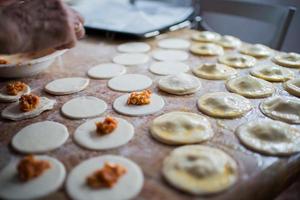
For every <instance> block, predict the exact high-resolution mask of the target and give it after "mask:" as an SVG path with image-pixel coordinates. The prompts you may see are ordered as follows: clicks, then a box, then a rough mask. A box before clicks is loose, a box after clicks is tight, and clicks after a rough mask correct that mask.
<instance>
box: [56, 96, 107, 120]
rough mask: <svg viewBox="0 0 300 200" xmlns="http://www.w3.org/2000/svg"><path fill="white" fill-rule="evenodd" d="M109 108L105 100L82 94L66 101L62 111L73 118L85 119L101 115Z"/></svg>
mask: <svg viewBox="0 0 300 200" xmlns="http://www.w3.org/2000/svg"><path fill="white" fill-rule="evenodd" d="M106 109H107V104H106V103H105V101H103V100H101V99H98V98H96V97H93V96H82V97H77V98H74V99H71V100H70V101H68V102H66V103H65V104H64V105H63V106H62V108H61V112H62V114H63V115H64V116H66V117H68V118H71V119H83V118H90V117H96V116H99V115H101V114H102V113H103V112H104V111H105V110H106Z"/></svg>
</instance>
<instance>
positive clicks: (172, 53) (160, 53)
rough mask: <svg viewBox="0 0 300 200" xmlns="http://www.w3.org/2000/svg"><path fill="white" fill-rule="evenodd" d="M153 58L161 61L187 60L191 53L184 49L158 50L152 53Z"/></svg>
mask: <svg viewBox="0 0 300 200" xmlns="http://www.w3.org/2000/svg"><path fill="white" fill-rule="evenodd" d="M152 56H153V58H154V59H156V60H160V61H185V60H187V59H188V57H189V54H188V53H187V52H185V51H182V50H165V49H160V50H156V51H154V52H153V54H152Z"/></svg>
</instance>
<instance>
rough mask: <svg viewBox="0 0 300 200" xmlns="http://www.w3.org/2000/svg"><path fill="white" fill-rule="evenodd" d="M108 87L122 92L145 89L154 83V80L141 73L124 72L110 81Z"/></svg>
mask: <svg viewBox="0 0 300 200" xmlns="http://www.w3.org/2000/svg"><path fill="white" fill-rule="evenodd" d="M107 84H108V87H109V88H110V89H112V90H116V91H120V92H133V91H138V90H144V89H147V88H149V87H150V86H151V85H152V80H151V79H150V78H149V77H148V76H145V75H141V74H124V75H121V76H117V77H115V78H112V79H111V80H109V81H108V83H107Z"/></svg>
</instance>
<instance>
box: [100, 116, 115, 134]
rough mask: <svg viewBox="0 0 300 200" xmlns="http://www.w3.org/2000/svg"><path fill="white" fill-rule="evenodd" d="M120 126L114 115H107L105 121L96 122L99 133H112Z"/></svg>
mask: <svg viewBox="0 0 300 200" xmlns="http://www.w3.org/2000/svg"><path fill="white" fill-rule="evenodd" d="M117 126H118V121H117V120H116V119H114V118H112V117H106V118H105V119H104V121H103V122H96V128H97V129H96V131H97V133H98V134H99V135H106V134H109V133H112V132H113V131H114V130H115V129H116V128H117Z"/></svg>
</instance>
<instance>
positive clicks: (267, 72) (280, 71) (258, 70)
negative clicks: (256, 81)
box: [250, 65, 294, 82]
mask: <svg viewBox="0 0 300 200" xmlns="http://www.w3.org/2000/svg"><path fill="white" fill-rule="evenodd" d="M250 74H251V75H253V76H256V77H257V78H261V79H264V80H266V81H271V82H282V81H286V80H289V79H291V78H293V77H294V72H292V71H291V70H288V69H286V68H283V67H279V66H276V65H263V66H259V67H254V68H253V69H252V70H251V71H250Z"/></svg>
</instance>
